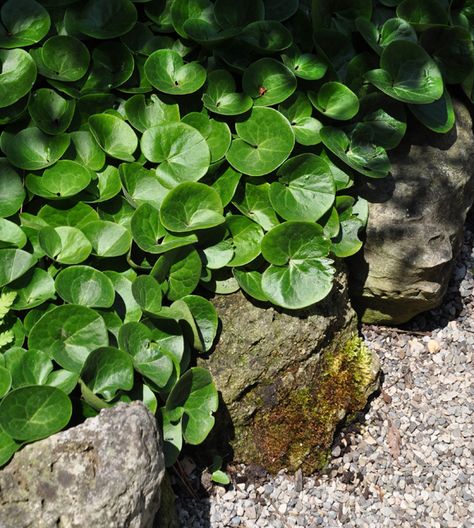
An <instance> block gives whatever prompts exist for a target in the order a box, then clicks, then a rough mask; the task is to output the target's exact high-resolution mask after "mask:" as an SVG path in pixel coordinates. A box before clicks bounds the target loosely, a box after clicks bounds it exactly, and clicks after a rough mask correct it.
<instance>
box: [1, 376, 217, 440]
mask: <svg viewBox="0 0 474 528" xmlns="http://www.w3.org/2000/svg"><path fill="white" fill-rule="evenodd" d="M218 405H219V400H218V396H217V389H216V387H215V385H214V383H213V381H212V377H211V374H210V373H209V372H208V371H207V370H205V369H203V368H201V367H193V368H191V369H189V370H188V371H187V372H186V373H185V374H184V375H183V376H181V378H180V379H179V381H178V383H176V385H175V386H174V387H173V390H172V391H171V392H170V394H169V396H168V399H167V400H166V411H167V412H169V413H170V414H172V416H177V417H178V419H179V418H181V417H182V415H183V414H186V420H185V421H183V436H184V439H185V440H186V442H187V443H188V444H191V445H197V444H200V443H202V442H203V441H204V440H205V438H206V437H207V435H208V434H209V432H210V431H211V429H212V427H213V426H214V421H215V420H214V416H213V415H212V413H213V412H215V411H216V410H217V407H218ZM0 410H1V407H0Z"/></svg>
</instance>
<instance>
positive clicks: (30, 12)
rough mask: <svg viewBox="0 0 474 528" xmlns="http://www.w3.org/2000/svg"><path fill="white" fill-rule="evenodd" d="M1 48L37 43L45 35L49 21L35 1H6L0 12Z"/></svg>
mask: <svg viewBox="0 0 474 528" xmlns="http://www.w3.org/2000/svg"><path fill="white" fill-rule="evenodd" d="M0 17H1V20H2V25H1V26H0V47H1V48H22V47H24V46H31V45H32V44H36V43H37V42H39V41H40V40H41V39H42V38H43V37H44V36H45V35H47V33H48V31H49V28H50V26H51V19H50V18H49V14H48V12H47V11H46V9H45V8H44V7H43V6H42V5H41V4H39V3H38V2H36V1H35V0H7V2H5V3H4V4H3V6H2V9H1V11H0Z"/></svg>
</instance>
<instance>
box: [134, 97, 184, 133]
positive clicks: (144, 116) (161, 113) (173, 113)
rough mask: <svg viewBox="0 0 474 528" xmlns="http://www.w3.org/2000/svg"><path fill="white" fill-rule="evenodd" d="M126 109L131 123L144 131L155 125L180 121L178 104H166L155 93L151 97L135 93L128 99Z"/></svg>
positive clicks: (140, 130)
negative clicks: (147, 97)
mask: <svg viewBox="0 0 474 528" xmlns="http://www.w3.org/2000/svg"><path fill="white" fill-rule="evenodd" d="M124 109H125V113H126V115H127V119H128V121H129V122H130V124H131V125H132V126H133V127H135V128H136V129H137V130H138V131H139V132H142V133H143V132H145V130H147V129H149V128H152V127H154V126H158V125H161V124H164V123H167V122H178V121H179V107H178V105H177V104H165V103H163V102H162V101H161V100H160V99H159V98H158V96H157V95H155V94H152V95H151V96H150V98H149V99H146V98H145V96H144V95H140V94H138V95H134V96H133V97H131V98H130V99H128V100H127V101H126V103H125V105H124Z"/></svg>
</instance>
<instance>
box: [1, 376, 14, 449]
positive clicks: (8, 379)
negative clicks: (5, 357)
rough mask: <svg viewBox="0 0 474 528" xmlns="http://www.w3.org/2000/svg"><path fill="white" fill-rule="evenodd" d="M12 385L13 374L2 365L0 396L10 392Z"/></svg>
mask: <svg viewBox="0 0 474 528" xmlns="http://www.w3.org/2000/svg"><path fill="white" fill-rule="evenodd" d="M11 386H12V376H11V374H10V371H9V370H8V369H6V368H5V367H0V398H3V397H4V396H5V394H7V393H8V391H9V390H10V388H11ZM0 438H1V437H0ZM0 445H1V440H0ZM0 449H1V448H0Z"/></svg>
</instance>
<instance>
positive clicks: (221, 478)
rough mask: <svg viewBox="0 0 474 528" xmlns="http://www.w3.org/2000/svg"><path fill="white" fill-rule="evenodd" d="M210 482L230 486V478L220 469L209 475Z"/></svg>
mask: <svg viewBox="0 0 474 528" xmlns="http://www.w3.org/2000/svg"><path fill="white" fill-rule="evenodd" d="M211 480H212V482H216V483H217V484H222V485H223V486H227V484H230V478H229V476H228V475H227V473H225V472H224V471H222V470H220V469H216V471H213V472H212V474H211Z"/></svg>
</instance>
